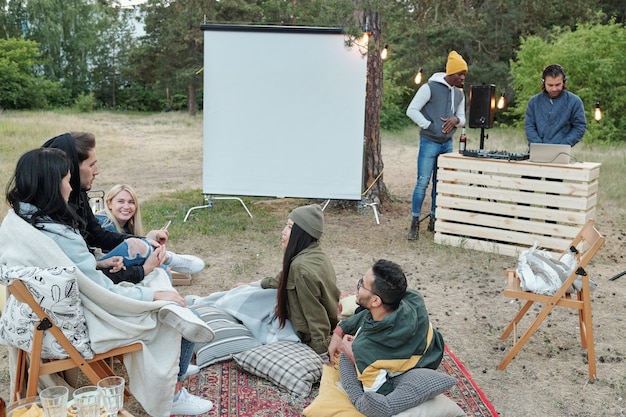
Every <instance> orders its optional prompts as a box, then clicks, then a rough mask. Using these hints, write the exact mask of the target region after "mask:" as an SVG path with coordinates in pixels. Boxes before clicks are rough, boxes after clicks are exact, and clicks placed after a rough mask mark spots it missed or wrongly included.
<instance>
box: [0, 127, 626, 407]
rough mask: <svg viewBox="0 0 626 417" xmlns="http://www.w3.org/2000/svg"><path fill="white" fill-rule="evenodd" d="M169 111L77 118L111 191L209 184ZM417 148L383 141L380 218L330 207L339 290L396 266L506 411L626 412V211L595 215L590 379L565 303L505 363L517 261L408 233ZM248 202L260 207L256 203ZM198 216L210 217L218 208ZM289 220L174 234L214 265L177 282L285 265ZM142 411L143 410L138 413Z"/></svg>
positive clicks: (197, 149) (208, 286)
mask: <svg viewBox="0 0 626 417" xmlns="http://www.w3.org/2000/svg"><path fill="white" fill-rule="evenodd" d="M163 117H164V116H158V117H157V116H155V118H154V119H151V118H148V119H143V118H142V119H137V120H135V121H133V122H132V123H129V122H128V120H126V119H121V121H120V120H117V119H116V117H115V116H110V117H104V116H93V117H91V118H89V119H87V120H85V121H82V120H81V121H80V122H77V126H76V127H75V128H73V129H85V130H91V131H94V132H95V133H96V135H97V137H98V156H99V160H100V163H99V165H100V169H101V174H100V176H99V177H98V178H97V180H96V184H95V186H94V188H97V189H107V188H108V187H109V186H110V185H112V184H114V183H116V182H121V181H126V182H130V183H132V184H134V185H135V188H137V190H138V192H139V194H140V195H141V196H142V198H143V199H149V198H156V197H158V195H159V193H161V192H167V191H173V190H184V189H197V190H201V189H202V177H201V173H202V131H201V130H202V129H201V120H188V119H186V116H184V115H171V116H167V117H168V118H171V119H166V120H167V122H164V121H163ZM164 123H167V126H165V127H164V125H163V124H164ZM52 133H56V132H52ZM416 154H417V146H409V145H402V144H398V143H386V142H384V143H383V157H384V162H385V173H384V177H383V180H384V181H385V183H386V185H387V187H388V188H389V190H390V192H391V194H392V196H393V197H394V199H393V202H389V203H387V204H386V205H385V206H384V207H382V208H381V210H380V219H381V222H380V224H379V225H376V223H375V219H374V216H373V213H372V212H371V210H369V209H368V210H365V211H364V212H363V213H357V212H356V211H354V210H346V209H342V208H339V207H335V206H333V205H330V206H329V208H328V209H327V212H326V226H327V231H326V233H325V236H324V237H323V240H322V244H323V247H324V248H325V250H326V251H327V253H328V254H329V255H330V256H331V259H332V260H333V263H334V266H335V269H336V271H337V276H338V278H339V285H340V287H341V289H342V290H346V291H349V290H354V289H355V285H356V280H357V279H358V278H359V277H360V276H361V275H362V274H363V273H364V272H365V271H366V270H367V268H368V267H369V266H370V265H371V264H372V262H373V261H374V260H375V259H379V258H388V259H391V260H394V261H396V262H398V263H400V264H401V265H402V266H403V267H404V269H405V271H406V273H407V277H408V278H409V281H410V285H411V286H412V287H414V288H416V289H418V290H419V291H421V292H422V294H423V295H424V297H425V299H426V303H427V306H428V308H429V311H430V314H431V319H432V322H433V323H434V325H435V326H436V327H438V328H439V330H440V331H441V332H442V333H443V335H444V337H445V340H446V342H447V344H448V345H449V347H450V349H451V351H452V352H453V353H454V354H455V355H457V356H458V357H459V358H460V359H461V360H462V361H463V363H464V364H465V366H466V368H467V370H468V371H469V372H470V373H471V375H472V376H473V377H474V379H475V381H476V382H477V384H478V386H479V387H480V388H482V390H483V391H484V392H485V394H486V396H487V397H488V398H489V399H490V400H491V402H492V403H493V404H494V406H495V408H496V410H497V411H498V412H499V413H500V415H501V416H511V417H517V416H520V417H521V416H572V417H573V416H579V417H583V416H621V415H624V410H625V407H626V405H625V404H624V401H623V396H624V394H625V391H626V368H625V366H624V356H625V351H626V348H625V347H624V344H623V339H622V331H623V330H624V319H625V314H624V313H625V312H626V301H625V300H626V298H625V297H624V296H625V293H626V277H624V278H623V279H620V280H616V281H608V278H610V277H612V276H613V275H615V274H617V273H619V272H621V271H624V270H626V261H625V260H624V258H623V254H624V240H625V236H626V232H625V226H624V216H625V210H624V209H623V208H621V207H608V206H604V205H603V204H602V202H600V204H599V207H598V211H597V214H598V215H597V226H598V228H599V229H600V230H601V231H602V232H603V233H604V234H605V235H606V237H607V243H606V244H605V246H604V247H603V248H602V249H601V251H600V253H599V254H598V255H597V256H596V259H595V260H594V262H593V264H592V268H591V276H592V278H593V279H594V280H595V281H596V282H598V284H599V285H598V289H597V290H596V291H595V293H594V296H593V315H594V317H593V319H594V331H595V346H596V355H597V375H598V380H597V381H596V382H595V383H593V384H590V383H589V382H588V377H587V364H586V353H585V351H583V350H582V349H581V347H580V342H579V339H578V327H577V317H576V316H575V315H574V313H572V312H565V311H555V312H554V313H552V314H551V315H550V316H549V318H548V319H547V320H546V322H545V323H544V324H543V325H542V326H541V327H540V329H539V330H538V331H537V332H536V333H535V335H534V336H533V337H532V338H531V340H530V342H529V344H528V345H527V346H526V347H524V348H523V349H522V351H521V352H520V353H519V354H518V356H517V357H516V358H515V359H514V360H513V361H512V362H511V363H510V365H509V366H508V367H507V368H506V369H505V370H504V371H499V370H497V366H498V364H499V362H500V360H501V359H502V358H503V357H504V354H505V352H504V351H505V350H506V349H508V348H509V347H510V346H511V341H510V340H508V341H505V342H502V341H500V340H499V338H498V337H499V335H500V333H501V332H502V330H503V328H504V327H505V326H506V324H507V323H508V320H509V319H510V318H512V316H513V315H514V314H515V313H516V311H517V309H518V307H519V303H518V302H515V301H513V302H512V301H511V300H509V299H505V298H504V297H503V295H502V290H503V286H504V276H503V271H504V269H506V268H510V267H514V266H515V264H516V259H515V258H513V257H508V256H502V255H496V254H489V253H483V252H476V251H471V250H463V249H459V248H453V247H447V246H441V245H435V244H433V243H432V234H431V233H428V232H426V231H423V233H422V236H421V238H420V240H419V241H418V242H407V241H406V239H405V236H406V232H407V226H408V221H409V213H410V203H409V197H410V193H411V191H412V188H413V186H414V178H415V157H416ZM200 203H202V197H201V195H200V191H198V199H197V200H196V201H190V202H189V207H191V206H194V205H198V204H200ZM301 203H302V202H299V201H293V200H291V201H290V200H286V201H283V200H275V201H274V200H269V201H268V200H267V199H259V201H258V202H256V203H255V204H269V205H271V206H272V207H274V208H275V210H277V211H278V212H279V213H284V215H285V217H286V214H287V213H288V212H289V211H290V210H291V209H292V208H293V207H295V206H296V205H297V204H301ZM250 208H251V210H252V211H253V212H254V205H253V206H252V207H250ZM216 209H218V208H216ZM193 215H194V216H196V215H210V211H208V210H205V211H198V212H196V213H194V214H193ZM281 228H282V223H281V224H277V225H276V236H275V238H274V237H271V236H270V237H267V236H265V237H258V236H256V235H254V234H252V233H251V235H250V238H249V239H245V240H231V239H229V238H227V237H213V236H206V237H202V238H197V239H187V240H182V241H181V240H178V241H177V240H176V237H175V236H172V246H174V250H176V251H177V252H180V253H184V252H188V253H194V254H197V255H199V256H201V257H203V258H204V259H206V260H207V263H208V267H207V268H206V269H205V270H204V271H202V272H201V273H200V274H198V275H197V276H196V277H195V278H194V280H193V284H192V285H191V286H185V287H178V289H179V291H180V292H181V293H182V294H183V295H187V294H200V295H206V294H208V293H210V292H213V291H217V290H223V289H227V288H230V286H231V285H232V284H233V283H235V282H238V281H252V280H256V279H259V278H262V277H264V276H268V275H273V274H274V273H276V272H277V270H278V269H279V265H280V259H281V253H280V249H279V233H280V230H281ZM423 229H425V227H423ZM0 355H1V356H2V358H3V361H2V369H0V384H1V386H0V395H1V396H2V397H4V398H7V397H8V376H7V369H6V362H7V361H6V349H4V348H2V350H0ZM134 411H135V412H136V413H137V415H141V414H142V412H141V410H140V409H135V410H134Z"/></svg>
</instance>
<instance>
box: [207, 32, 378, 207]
mask: <svg viewBox="0 0 626 417" xmlns="http://www.w3.org/2000/svg"><path fill="white" fill-rule="evenodd" d="M201 27H202V29H203V30H204V112H203V117H204V119H203V123H204V132H203V134H204V150H203V152H204V154H203V192H204V194H206V195H209V194H211V195H217V194H220V195H234V196H266V197H280V198H282V197H297V198H321V199H341V200H359V199H361V191H362V169H363V134H364V121H365V82H366V67H367V65H366V64H367V57H366V56H365V55H364V54H363V53H362V52H361V51H359V48H358V47H356V46H354V47H352V48H348V47H346V46H345V40H346V37H345V35H344V34H342V33H341V30H340V29H335V28H305V27H289V26H276V27H274V26H271V27H270V26H237V25H202V26H201Z"/></svg>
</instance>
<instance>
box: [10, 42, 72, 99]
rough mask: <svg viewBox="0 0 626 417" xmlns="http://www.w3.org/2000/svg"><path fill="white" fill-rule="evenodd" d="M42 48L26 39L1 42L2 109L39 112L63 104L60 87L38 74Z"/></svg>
mask: <svg viewBox="0 0 626 417" xmlns="http://www.w3.org/2000/svg"><path fill="white" fill-rule="evenodd" d="M38 46H39V45H38V44H37V42H34V41H27V40H24V39H16V38H13V39H0V107H2V108H5V109H29V108H30V109H36V108H45V107H47V106H49V105H58V104H59V103H60V102H62V100H59V97H60V96H62V94H59V93H60V85H59V84H58V83H53V82H51V81H48V80H45V79H44V78H42V77H41V76H39V75H37V74H36V73H35V70H34V68H35V65H36V63H37V62H38V60H39V55H40V54H39V50H38Z"/></svg>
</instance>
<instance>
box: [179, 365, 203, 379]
mask: <svg viewBox="0 0 626 417" xmlns="http://www.w3.org/2000/svg"><path fill="white" fill-rule="evenodd" d="M198 372H200V367H199V366H198V365H193V364H191V363H190V364H189V365H187V371H186V372H185V375H183V378H187V377H188V376H191V375H195V374H197V373H198Z"/></svg>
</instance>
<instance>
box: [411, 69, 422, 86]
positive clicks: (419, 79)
mask: <svg viewBox="0 0 626 417" xmlns="http://www.w3.org/2000/svg"><path fill="white" fill-rule="evenodd" d="M423 74H424V73H423V72H422V69H421V68H420V69H419V71H417V74H415V78H414V79H413V80H414V81H415V84H417V85H419V84H421V83H422V75H423Z"/></svg>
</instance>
